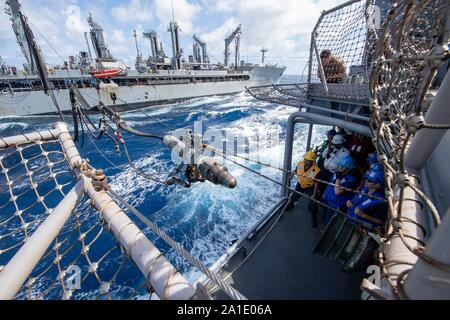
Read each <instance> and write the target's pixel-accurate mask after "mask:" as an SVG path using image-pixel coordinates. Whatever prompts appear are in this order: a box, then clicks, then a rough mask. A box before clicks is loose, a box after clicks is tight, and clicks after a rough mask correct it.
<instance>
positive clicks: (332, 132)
mask: <svg viewBox="0 0 450 320" xmlns="http://www.w3.org/2000/svg"><path fill="white" fill-rule="evenodd" d="M335 135H337V132H336V130H334V129H331V130H329V131H328V132H327V136H328V137H330V136H331V137H334V136H335Z"/></svg>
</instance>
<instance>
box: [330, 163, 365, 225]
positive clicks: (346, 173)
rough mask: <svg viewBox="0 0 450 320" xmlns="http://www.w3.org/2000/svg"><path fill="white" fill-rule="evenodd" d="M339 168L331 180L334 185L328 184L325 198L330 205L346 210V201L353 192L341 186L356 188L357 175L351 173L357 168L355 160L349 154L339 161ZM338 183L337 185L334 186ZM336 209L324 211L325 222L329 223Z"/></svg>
mask: <svg viewBox="0 0 450 320" xmlns="http://www.w3.org/2000/svg"><path fill="white" fill-rule="evenodd" d="M337 166H338V170H337V171H336V173H335V174H334V175H333V177H332V178H331V180H330V182H331V183H332V184H333V185H331V184H330V185H328V186H327V189H326V190H325V194H324V195H323V200H324V201H325V203H327V204H328V205H329V206H330V207H332V208H334V209H338V210H341V211H345V209H346V203H347V201H348V200H350V199H352V197H353V194H354V193H352V192H351V191H348V190H345V189H342V188H341V187H344V188H347V189H354V188H355V187H356V185H357V180H356V178H355V176H354V175H353V174H352V173H351V172H352V170H353V169H355V168H356V164H355V160H353V158H352V157H351V156H349V155H347V156H345V157H343V158H341V159H340V160H339V162H338V163H337ZM334 185H336V186H334ZM333 214H334V211H332V210H331V209H326V210H325V211H324V223H325V224H327V223H328V222H329V221H330V219H331V217H332V216H333Z"/></svg>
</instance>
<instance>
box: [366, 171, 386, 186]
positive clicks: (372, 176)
mask: <svg viewBox="0 0 450 320" xmlns="http://www.w3.org/2000/svg"><path fill="white" fill-rule="evenodd" d="M367 181H369V182H374V183H377V184H380V185H382V186H383V185H384V182H385V180H384V173H383V172H381V171H379V170H370V171H369V172H368V173H367Z"/></svg>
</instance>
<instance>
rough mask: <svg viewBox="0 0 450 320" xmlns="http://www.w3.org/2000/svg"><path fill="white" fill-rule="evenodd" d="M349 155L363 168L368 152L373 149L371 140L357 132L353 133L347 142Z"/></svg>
mask: <svg viewBox="0 0 450 320" xmlns="http://www.w3.org/2000/svg"><path fill="white" fill-rule="evenodd" d="M348 149H349V151H350V155H351V156H352V157H353V159H355V161H356V162H357V164H358V165H359V167H361V168H364V166H365V163H366V159H367V157H368V155H369V152H371V151H372V150H373V144H372V141H371V140H370V139H369V138H367V137H365V136H363V135H362V134H359V133H353V134H352V135H351V137H350V143H349V148H348Z"/></svg>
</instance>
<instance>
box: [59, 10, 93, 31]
mask: <svg viewBox="0 0 450 320" xmlns="http://www.w3.org/2000/svg"><path fill="white" fill-rule="evenodd" d="M64 15H65V16H66V23H65V25H66V28H67V30H69V31H71V32H75V33H78V34H83V33H84V32H86V31H88V30H89V28H88V26H87V23H85V22H84V19H83V18H82V17H81V9H80V7H78V6H75V5H70V6H68V7H67V8H66V10H65V11H64Z"/></svg>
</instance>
